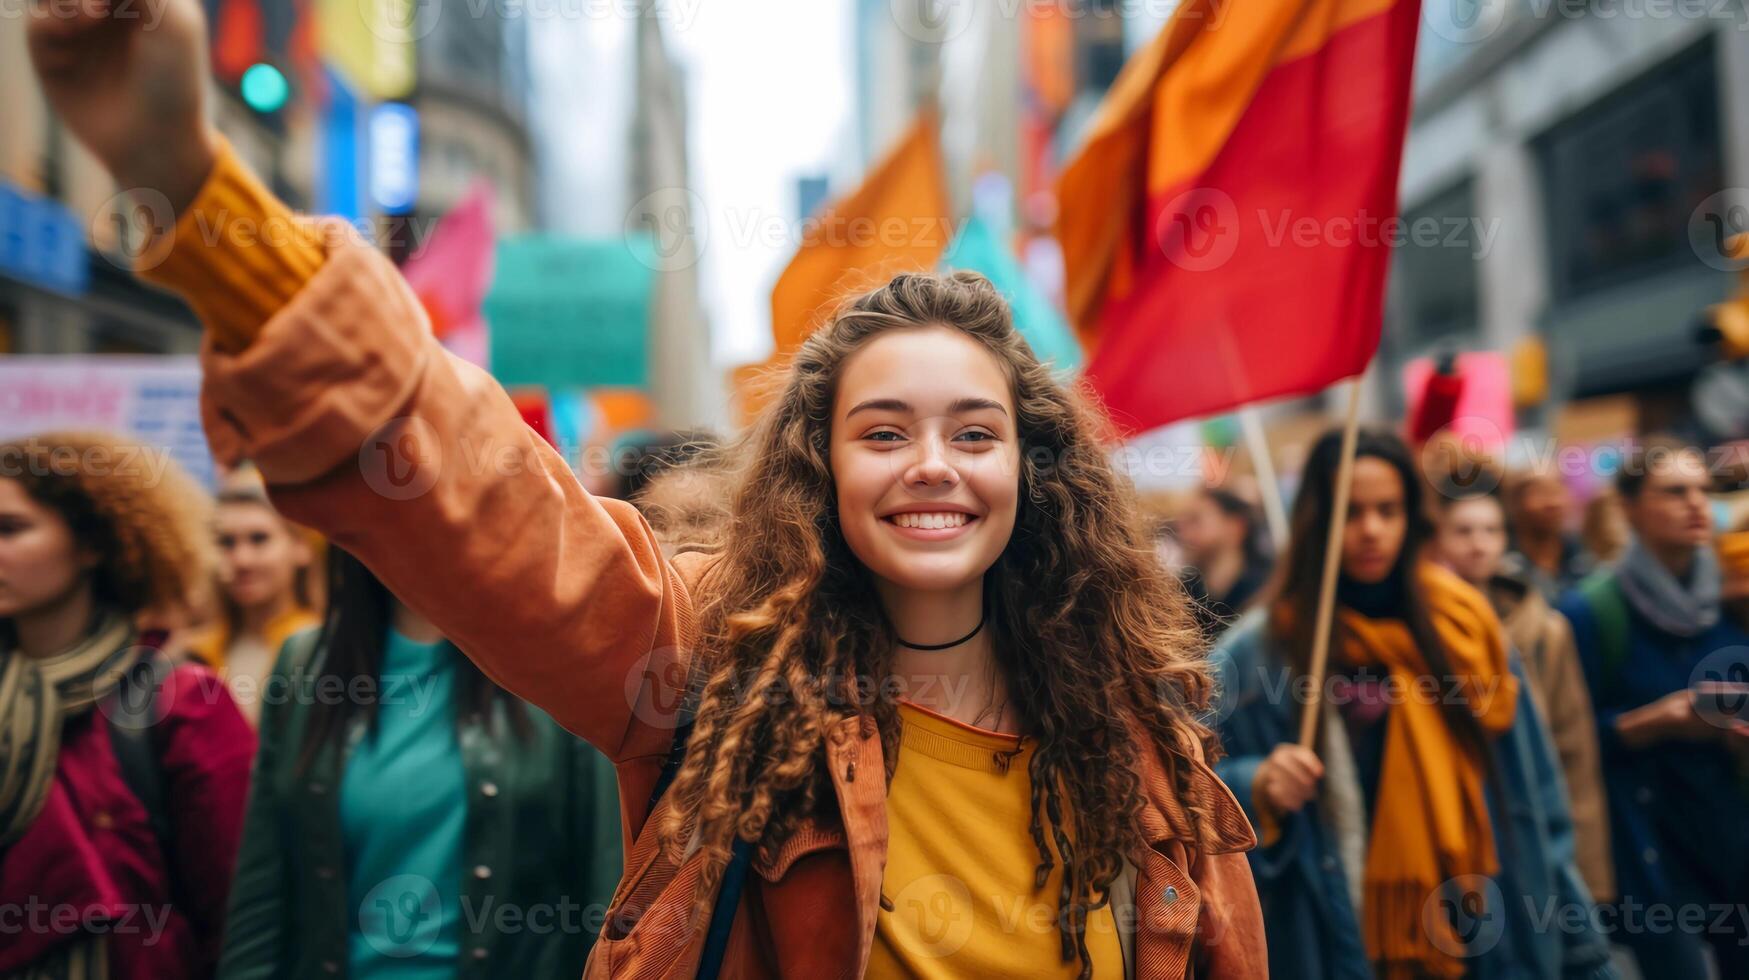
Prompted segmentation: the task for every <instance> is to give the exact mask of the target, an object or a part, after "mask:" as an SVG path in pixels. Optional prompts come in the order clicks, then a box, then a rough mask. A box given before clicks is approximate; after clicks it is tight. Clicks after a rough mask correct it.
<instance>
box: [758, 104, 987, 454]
mask: <svg viewBox="0 0 1749 980" xmlns="http://www.w3.org/2000/svg"><path fill="white" fill-rule="evenodd" d="M937 125H938V122H937V119H936V116H935V113H933V112H930V111H925V112H922V113H920V114H919V115H918V117H917V120H916V121H915V122H914V123H912V125H911V128H910V129H909V130H907V131H906V132H905V135H904V136H903V137H902V138H901V139H900V140H899V142H898V144H897V145H896V146H894V147H893V149H892V150H890V151H889V152H888V153H887V155H886V156H885V157H884V158H882V159H881V160H880V161H879V162H877V163H876V164H875V165H874V167H873V168H872V169H870V170H869V172H868V175H867V176H866V177H864V178H863V182H862V185H861V186H860V187H858V188H857V189H856V190H854V191H852V192H851V193H850V194H849V195H847V196H845V197H843V198H840V199H839V200H837V201H834V202H833V203H831V204H830V205H828V206H827V207H826V208H825V209H824V210H823V211H822V213H821V214H820V215H818V216H817V217H812V218H808V219H806V222H805V226H804V234H803V236H802V243H801V247H800V248H798V249H797V250H796V254H795V258H792V259H790V263H789V265H788V266H786V267H785V268H784V270H783V274H782V275H780V276H778V277H777V284H776V285H775V286H773V287H772V289H771V336H772V339H773V341H774V342H775V345H776V349H775V350H774V351H773V352H772V355H771V357H769V358H767V359H766V360H765V362H764V363H762V364H747V365H743V366H741V367H739V368H736V369H735V370H734V371H733V373H732V374H731V376H730V384H731V387H732V388H733V389H734V393H735V401H736V404H737V406H738V412H737V414H738V415H739V417H740V421H741V423H742V424H746V423H748V422H751V421H752V420H753V419H754V417H756V416H757V415H758V414H759V412H760V411H761V410H763V409H764V407H765V406H766V404H768V403H769V402H770V401H771V400H772V399H773V398H774V397H776V395H777V393H778V392H779V391H780V390H782V383H783V375H784V368H785V365H786V364H787V363H788V361H789V358H790V356H791V355H793V354H794V353H795V351H796V348H798V347H800V346H801V344H802V341H803V340H806V339H807V337H808V334H810V333H813V332H814V330H815V329H816V328H818V327H819V326H820V324H821V323H822V322H824V321H825V319H826V317H828V316H830V315H831V313H832V311H833V309H834V308H836V307H837V306H838V304H839V303H840V302H842V301H843V300H844V299H845V298H846V297H848V296H851V295H853V294H855V293H857V292H860V291H862V290H865V289H870V288H873V287H874V286H877V285H879V284H880V283H882V282H885V281H886V280H887V279H890V278H891V277H893V276H895V275H897V274H898V273H901V272H928V271H931V270H933V269H935V268H936V267H937V266H938V265H939V264H940V262H941V256H942V253H943V252H944V251H946V249H947V246H948V244H949V243H950V242H952V240H953V237H954V228H953V223H952V220H951V218H950V216H949V204H948V194H947V179H946V177H945V175H944V168H943V166H942V161H941V144H940V140H939V138H938V136H937V132H936V130H937Z"/></svg>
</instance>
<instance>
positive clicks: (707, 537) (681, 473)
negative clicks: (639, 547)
mask: <svg viewBox="0 0 1749 980" xmlns="http://www.w3.org/2000/svg"><path fill="white" fill-rule="evenodd" d="M733 490H734V473H733V468H732V467H731V466H730V465H729V461H728V460H726V459H724V458H723V455H722V453H721V452H720V451H714V450H713V451H711V452H707V453H703V454H700V455H699V456H698V457H697V458H695V459H692V460H688V461H687V462H684V463H681V464H679V465H675V466H668V467H664V468H663V469H661V471H660V472H657V473H655V474H653V475H651V476H650V477H649V478H648V479H646V480H645V481H644V485H643V487H642V488H641V489H640V490H639V491H638V492H637V494H636V495H635V496H633V497H632V498H630V499H631V502H632V505H633V506H635V507H637V508H638V513H640V514H643V515H644V519H645V520H647V521H649V522H650V530H652V531H654V532H655V534H656V538H657V540H658V541H660V542H661V544H662V553H663V554H664V555H665V556H667V557H669V558H673V557H674V556H675V555H676V554H679V553H680V552H681V551H712V552H714V551H716V550H718V549H719V548H720V547H721V545H722V541H723V535H724V534H725V533H726V532H727V530H728V522H729V517H730V513H729V494H730V493H731V492H733Z"/></svg>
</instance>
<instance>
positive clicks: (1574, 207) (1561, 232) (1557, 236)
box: [1535, 37, 1724, 302]
mask: <svg viewBox="0 0 1749 980" xmlns="http://www.w3.org/2000/svg"><path fill="white" fill-rule="evenodd" d="M1535 148H1536V155H1537V160H1538V162H1539V164H1540V166H1541V170H1542V182H1543V189H1544V200H1545V201H1546V202H1547V208H1548V227H1549V272H1550V279H1551V283H1550V285H1551V287H1552V292H1553V297H1554V299H1555V300H1556V301H1557V302H1559V301H1562V300H1566V299H1570V298H1573V297H1577V296H1582V295H1584V294H1586V293H1588V292H1591V291H1593V290H1597V289H1601V288H1603V287H1606V286H1611V285H1615V284H1618V283H1621V282H1623V281H1625V280H1629V279H1634V278H1639V277H1642V276H1646V275H1652V274H1656V273H1659V272H1664V271H1667V270H1669V269H1673V268H1677V267H1680V266H1682V265H1684V264H1686V263H1690V262H1692V261H1693V259H1694V254H1693V252H1692V251H1691V250H1690V249H1689V247H1688V221H1689V217H1690V216H1691V215H1692V214H1693V213H1694V210H1695V208H1696V207H1698V206H1699V205H1700V203H1701V202H1702V201H1704V200H1706V198H1707V197H1708V196H1709V195H1711V194H1713V193H1715V192H1716V191H1718V189H1719V187H1720V186H1721V184H1722V179H1723V173H1724V165H1723V154H1722V152H1721V149H1720V134H1719V97H1718V73H1717V67H1716V65H1715V60H1714V54H1713V45H1712V39H1711V37H1709V38H1708V39H1707V40H1706V41H1704V42H1702V43H1701V44H1699V45H1697V46H1695V47H1693V48H1690V49H1688V50H1687V51H1685V52H1684V53H1683V54H1681V55H1679V56H1678V57H1676V58H1674V59H1672V60H1671V61H1669V62H1667V63H1666V64H1664V65H1662V66H1660V67H1658V68H1656V69H1653V70H1652V71H1651V72H1648V73H1647V74H1645V75H1644V76H1641V77H1639V78H1636V79H1634V80H1632V81H1630V82H1628V83H1627V84H1625V85H1623V86H1621V87H1620V88H1618V89H1617V90H1616V91H1615V92H1613V93H1612V94H1609V95H1606V96H1604V97H1603V98H1602V99H1600V100H1598V101H1597V103H1596V104H1594V105H1592V106H1590V107H1588V108H1586V109H1584V110H1583V111H1581V112H1580V113H1579V114H1578V115H1576V116H1574V117H1572V118H1571V119H1568V120H1566V121H1564V122H1561V123H1559V124H1557V125H1555V126H1554V127H1553V128H1551V129H1550V130H1549V131H1548V132H1547V133H1545V134H1544V135H1543V136H1541V137H1540V138H1539V139H1537V141H1536V144H1535Z"/></svg>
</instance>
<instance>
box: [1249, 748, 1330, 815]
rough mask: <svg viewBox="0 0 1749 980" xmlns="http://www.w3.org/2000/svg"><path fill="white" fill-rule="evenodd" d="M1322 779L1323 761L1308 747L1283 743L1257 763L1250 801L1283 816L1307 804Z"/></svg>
mask: <svg viewBox="0 0 1749 980" xmlns="http://www.w3.org/2000/svg"><path fill="white" fill-rule="evenodd" d="M1323 778H1324V763H1323V762H1321V761H1319V759H1318V756H1317V754H1316V753H1314V752H1313V751H1312V750H1311V749H1308V748H1304V747H1302V746H1299V745H1295V744H1294V743H1292V742H1283V743H1282V744H1280V745H1277V746H1276V747H1275V748H1274V749H1273V750H1271V751H1270V753H1269V755H1268V756H1267V757H1266V758H1265V759H1264V760H1263V761H1262V762H1260V763H1258V764H1257V775H1256V776H1255V777H1253V779H1252V782H1251V800H1252V803H1253V804H1255V805H1256V806H1259V807H1264V808H1266V809H1268V810H1269V811H1270V813H1271V814H1273V815H1275V816H1285V815H1287V814H1289V813H1293V812H1295V811H1296V810H1298V809H1299V808H1300V807H1303V806H1305V805H1306V803H1307V802H1308V801H1310V800H1311V798H1312V797H1313V796H1316V795H1317V793H1318V783H1319V781H1320V780H1322V779H1323Z"/></svg>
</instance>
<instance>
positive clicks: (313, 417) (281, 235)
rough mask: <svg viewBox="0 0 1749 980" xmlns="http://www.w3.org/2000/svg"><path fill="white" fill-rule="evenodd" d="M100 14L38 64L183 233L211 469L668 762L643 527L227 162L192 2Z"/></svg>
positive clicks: (513, 677) (312, 228)
mask: <svg viewBox="0 0 1749 980" xmlns="http://www.w3.org/2000/svg"><path fill="white" fill-rule="evenodd" d="M97 6H98V5H94V4H75V5H65V4H37V5H32V7H31V25H30V47H31V53H32V57H33V59H34V62H35V64H36V66H37V69H38V73H39V75H40V77H41V79H42V81H43V85H44V89H45V91H46V93H47V95H48V97H49V100H50V102H51V104H52V105H53V106H54V107H55V109H56V110H57V111H58V112H59V113H61V115H62V117H63V118H64V119H65V120H66V122H67V124H68V127H69V128H70V129H71V130H72V131H73V132H74V133H75V134H76V135H77V136H78V137H79V138H80V139H81V140H82V141H83V142H85V144H86V145H87V146H89V147H90V148H91V149H92V150H93V151H94V152H95V153H96V154H97V156H98V157H99V158H100V159H101V160H102V161H103V162H104V163H105V165H106V166H108V167H109V169H110V171H111V172H112V173H113V174H114V175H115V176H116V178H117V179H118V181H120V182H121V183H122V184H123V186H124V187H127V188H141V189H144V190H145V192H146V193H145V194H144V196H143V197H142V200H147V201H150V202H157V204H158V206H160V207H166V206H167V207H168V208H169V209H170V210H171V212H172V215H173V217H174V218H175V220H174V223H173V231H171V232H170V233H168V234H161V236H160V240H159V241H156V242H154V244H153V245H152V246H151V247H150V248H149V249H148V251H147V253H146V255H145V257H144V259H143V260H142V263H143V265H145V266H150V267H151V268H150V269H149V275H150V276H151V277H152V278H154V279H156V280H157V281H159V282H161V283H163V284H165V285H167V286H169V287H171V288H173V289H175V290H177V291H178V292H181V293H182V294H184V295H185V296H187V297H188V298H189V300H190V301H191V303H192V304H193V305H194V306H195V308H196V309H197V311H199V312H200V313H201V315H202V318H203V321H204V322H205V323H206V325H207V328H208V335H207V338H206V341H205V343H204V345H203V350H202V363H203V370H204V372H205V384H204V388H203V413H204V420H205V422H206V428H207V436H208V439H209V441H210V442H211V443H212V445H213V448H214V451H215V454H216V455H218V456H219V457H220V458H221V459H224V460H227V461H235V460H237V459H241V458H248V459H252V460H253V461H254V462H255V463H256V464H257V465H258V466H259V467H260V469H261V471H262V473H263V474H264V475H265V476H266V478H267V481H268V484H269V487H270V489H271V492H272V494H273V497H274V500H275V503H276V504H277V505H278V506H279V507H280V508H281V509H282V510H283V511H284V512H285V513H286V514H287V516H289V517H291V518H292V519H294V520H297V521H300V522H303V523H306V524H309V525H311V526H312V527H315V528H317V529H318V530H320V531H322V532H323V533H325V534H327V535H328V536H329V537H330V538H331V539H332V540H333V541H334V542H335V543H336V544H337V545H339V546H340V547H342V548H345V549H347V550H349V551H351V552H353V553H354V554H356V555H358V556H359V557H360V558H361V559H363V560H364V562H365V563H366V564H367V565H369V566H370V567H371V568H372V570H373V571H375V572H376V573H377V574H378V575H379V576H380V577H381V578H382V580H383V581H384V583H385V584H387V585H388V586H389V588H390V589H391V590H393V591H394V593H395V594H396V595H397V596H400V597H401V598H402V599H403V600H404V601H406V602H407V603H408V604H409V605H411V606H412V607H413V608H415V609H417V610H419V611H420V612H421V613H423V614H424V615H426V616H427V617H429V618H430V619H431V620H432V621H433V622H434V623H435V624H437V626H438V627H439V628H441V629H442V630H443V632H444V634H445V635H446V636H448V637H450V638H451V639H452V640H453V641H454V642H455V643H456V645H457V646H459V647H460V648H461V649H462V650H463V651H464V652H466V653H467V654H468V655H469V656H470V657H472V658H473V659H474V660H475V661H477V662H478V663H479V664H480V665H481V667H482V668H483V669H484V670H485V671H486V673H487V674H489V675H490V676H491V677H492V678H493V679H494V680H495V681H497V682H498V683H499V684H501V685H502V686H504V687H505V688H507V689H509V690H510V691H512V692H514V693H516V694H518V695H520V696H522V697H524V698H526V699H528V700H529V701H532V702H533V703H535V704H537V705H540V706H541V707H542V708H544V709H546V710H547V711H548V712H549V713H550V714H552V715H553V716H554V718H556V719H557V720H558V721H559V722H560V723H561V724H563V725H565V726H566V727H567V728H569V729H571V730H572V731H574V732H577V733H578V734H580V735H582V736H583V737H584V738H586V739H588V740H589V741H590V742H591V743H593V744H594V745H596V746H597V747H599V748H600V749H601V750H602V752H604V753H605V754H606V755H607V756H608V757H609V758H610V759H613V760H614V761H615V762H625V761H627V760H630V759H640V758H646V757H659V756H662V755H664V754H666V752H667V750H668V747H669V742H670V738H671V731H672V712H673V707H674V704H675V702H676V700H677V689H678V687H679V685H681V684H682V683H683V682H684V669H685V662H686V661H685V657H684V656H683V654H682V651H683V650H685V649H686V648H688V647H689V646H690V643H691V633H692V622H691V612H690V601H689V598H688V592H687V587H686V585H685V584H684V583H683V581H682V579H681V577H680V574H679V572H678V571H677V570H676V569H675V568H674V567H673V566H671V565H669V564H668V563H667V562H666V561H665V560H664V559H663V557H662V554H661V551H660V549H659V548H658V547H657V544H656V541H655V539H654V537H653V536H652V534H651V532H650V529H649V527H648V525H647V524H645V523H644V521H643V520H642V518H641V517H640V516H639V515H638V514H637V512H636V511H635V510H634V509H632V508H631V507H630V506H629V505H627V504H624V503H621V502H617V501H604V500H597V499H595V498H592V497H591V496H590V495H589V494H588V493H586V492H585V491H584V490H583V488H582V487H581V486H580V485H579V484H578V482H577V480H576V479H575V477H574V475H573V474H572V473H571V471H570V469H569V467H568V466H567V465H566V464H565V462H564V460H563V459H562V458H560V456H559V455H558V453H556V452H555V451H554V450H553V449H552V447H550V446H549V445H547V443H546V442H545V441H544V440H542V439H541V438H540V437H539V436H538V435H536V434H535V433H534V432H533V431H532V430H531V429H529V427H528V426H527V425H526V424H524V423H523V421H522V418H521V416H520V414H519V413H518V412H517V411H516V409H515V407H514V406H513V405H512V404H511V402H510V399H509V397H508V396H507V395H506V394H505V393H504V391H503V390H502V389H501V388H500V387H499V386H498V385H497V384H496V383H495V382H494V381H493V380H492V379H491V378H490V377H489V376H487V375H486V374H485V373H483V372H481V371H480V370H478V369H477V368H475V367H473V366H471V365H469V364H466V363H464V362H461V361H459V360H458V359H455V358H453V357H451V356H449V355H448V354H447V353H446V352H445V351H444V350H443V349H442V348H441V346H440V345H438V344H437V342H436V341H435V340H434V339H433V338H432V336H431V330H430V326H429V323H428V322H427V320H426V316H425V313H424V311H423V310H422V309H421V308H420V305H419V303H418V302H417V300H416V299H415V297H414V296H413V294H412V292H411V290H410V289H409V288H408V287H407V285H406V283H405V282H404V281H403V280H402V279H401V277H400V274H399V273H398V272H397V271H396V270H395V268H394V267H393V266H392V265H391V264H390V263H389V262H388V261H387V260H386V259H385V258H383V257H382V256H381V255H380V254H378V253H377V251H376V250H375V249H374V248H372V247H370V246H369V245H368V244H367V243H365V242H363V241H361V240H359V239H358V236H356V235H354V234H352V233H351V231H350V229H348V228H347V227H346V226H345V225H344V224H342V223H339V222H327V223H316V222H310V221H307V220H304V219H299V218H295V217H293V216H292V215H291V213H290V211H289V210H288V209H286V207H285V206H284V205H283V204H282V203H280V202H279V201H277V200H276V199H274V198H273V196H272V195H271V194H269V193H268V192H267V191H266V190H265V189H263V188H262V187H261V185H260V184H259V183H258V182H257V181H256V180H255V179H254V178H253V177H252V176H251V175H250V174H249V173H248V172H247V171H246V170H245V169H244V168H243V167H242V166H241V164H239V163H238V162H237V161H236V160H235V158H234V157H233V156H232V155H231V154H230V153H229V151H228V150H227V149H226V148H225V146H224V142H223V140H222V139H220V138H218V137H217V136H216V135H215V134H214V133H212V132H211V130H210V129H209V128H208V126H207V124H206V122H205V119H204V108H203V95H202V92H203V90H204V85H205V80H204V66H205V65H206V63H207V61H206V53H205V48H204V45H205V42H204V37H205V29H204V27H203V26H202V24H201V13H200V8H199V4H198V3H197V2H196V0H168V2H167V4H166V5H165V9H164V15H163V17H162V18H160V21H159V22H157V23H156V25H155V26H150V25H149V24H148V23H147V22H145V21H144V20H143V19H141V18H131V19H126V20H123V19H116V18H112V17H110V15H109V14H108V13H98V12H94V10H95V8H96V7H97ZM191 66H192V67H191ZM166 202H167V203H166ZM163 224H164V225H170V224H171V222H168V221H166V222H164V223H163ZM155 230H157V231H159V232H163V231H164V228H163V227H160V228H158V229H155ZM647 768H651V769H652V770H653V769H654V767H647ZM622 775H625V774H624V773H622ZM650 778H652V779H653V778H654V776H653V771H652V774H651V777H650ZM643 791H644V792H646V793H647V792H648V787H643ZM638 792H639V787H638V786H637V785H636V780H633V781H632V782H628V784H627V786H626V793H627V794H628V797H632V796H636V795H637V793H638ZM640 818H641V815H637V814H634V815H632V819H633V821H634V823H635V822H636V821H638V820H639V819H640Z"/></svg>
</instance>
